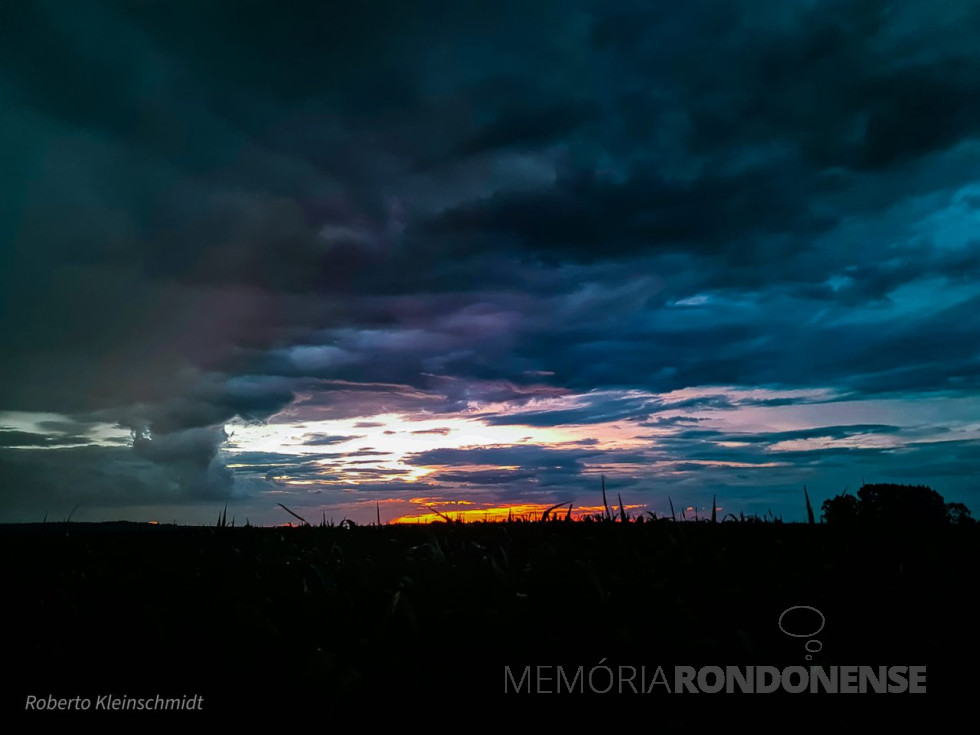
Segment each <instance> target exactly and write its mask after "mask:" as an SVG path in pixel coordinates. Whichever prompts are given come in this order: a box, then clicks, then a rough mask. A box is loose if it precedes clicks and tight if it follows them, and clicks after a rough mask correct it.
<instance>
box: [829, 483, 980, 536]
mask: <svg viewBox="0 0 980 735" xmlns="http://www.w3.org/2000/svg"><path fill="white" fill-rule="evenodd" d="M822 509H823V517H824V520H825V521H826V522H827V523H833V524H838V525H839V524H841V523H848V522H860V523H866V524H882V525H888V526H935V525H942V524H944V523H969V522H970V521H972V520H973V518H972V516H971V514H970V510H969V509H968V508H967V507H966V506H965V505H963V504H962V503H948V504H947V503H946V502H945V501H944V500H943V496H942V495H940V494H939V493H937V492H936V491H935V490H933V489H932V488H930V487H926V486H925V485H895V484H891V483H883V484H871V485H863V486H862V487H861V489H860V490H858V494H857V497H855V496H853V495H846V494H845V495H838V496H837V497H835V498H831V499H830V500H825V501H824V503H823V506H822Z"/></svg>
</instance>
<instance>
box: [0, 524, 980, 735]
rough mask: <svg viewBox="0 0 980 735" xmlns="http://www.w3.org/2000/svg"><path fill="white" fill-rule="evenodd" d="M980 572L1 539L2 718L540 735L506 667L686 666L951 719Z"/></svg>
mask: <svg viewBox="0 0 980 735" xmlns="http://www.w3.org/2000/svg"><path fill="white" fill-rule="evenodd" d="M978 562H980V527H978V526H977V525H976V524H966V523H962V524H944V525H942V526H935V525H934V526H923V527H922V528H919V529H916V530H915V531H914V532H911V531H910V530H909V528H907V527H901V528H891V527H887V526H881V525H878V526H869V525H856V524H838V525H833V524H829V523H816V524H783V523H778V522H769V523H766V522H720V521H719V522H715V523H711V522H701V523H693V522H690V523H684V522H672V521H670V520H659V521H649V520H648V522H645V523H623V522H621V521H608V519H607V520H606V521H604V522H599V521H598V520H597V521H594V522H565V521H549V522H516V521H515V522H510V523H495V524H494V523H490V524H479V523H475V524H456V523H439V524H432V525H428V526H369V527H363V526H353V525H351V524H344V526H337V527H309V526H307V527H295V528H248V527H246V528H242V527H238V528H232V527H227V526H226V527H218V528H188V527H173V526H170V527H168V526H151V525H143V524H128V523H120V524H77V523H60V524H51V523H48V524H35V525H24V526H4V527H0V573H2V583H3V591H4V608H5V609H4V620H5V637H6V638H7V644H6V645H5V663H6V664H7V667H8V673H9V674H10V675H11V676H12V682H13V683H12V684H10V685H8V686H7V688H6V689H5V690H4V691H3V696H2V705H3V708H4V713H10V712H15V711H16V712H21V713H22V712H23V709H24V701H25V697H26V696H27V695H29V694H37V695H47V694H54V695H56V696H63V697H74V696H89V697H95V696H98V695H101V694H105V693H110V692H111V693H115V694H124V695H127V696H131V697H137V696H152V695H155V694H157V693H160V694H163V695H164V696H184V695H191V694H200V695H202V696H203V697H204V702H205V707H206V709H207V710H208V712H210V713H211V714H215V713H219V714H222V715H225V716H228V717H242V716H250V715H251V714H252V713H256V714H257V713H259V712H266V713H273V714H280V715H282V716H284V717H288V716H290V715H291V713H295V712H296V711H297V710H302V711H310V710H312V711H315V712H318V713H321V714H327V713H332V712H335V711H337V710H338V709H340V708H343V709H346V710H349V711H350V712H352V713H358V716H360V715H363V716H374V717H379V716H383V715H388V716H393V715H394V714H395V713H397V712H399V711H400V710H399V708H400V707H408V708H409V709H408V710H406V713H407V714H411V713H414V715H415V716H422V715H424V716H436V717H438V713H439V712H440V711H445V710H446V708H451V709H452V710H456V709H457V708H458V707H459V706H460V703H461V702H466V703H467V705H466V707H467V708H468V709H472V710H473V712H474V714H475V715H479V713H480V712H484V713H489V712H492V711H500V709H501V708H508V711H513V710H512V709H509V708H522V707H531V708H532V709H533V708H538V709H537V711H538V712H539V713H540V712H542V710H540V708H541V707H546V708H551V707H552V706H554V705H555V700H556V699H557V696H556V695H550V696H547V697H546V696H544V695H541V696H534V695H528V694H527V693H523V694H516V693H513V691H511V693H505V666H509V667H510V670H511V671H512V672H514V674H515V675H516V676H518V677H519V675H520V674H521V672H522V671H523V670H524V667H526V666H531V667H532V671H536V669H535V667H538V666H544V667H547V668H545V669H544V671H545V676H546V677H548V676H554V674H555V668H554V667H555V666H558V665H562V666H564V667H565V670H566V671H568V672H573V671H574V670H575V669H576V668H577V667H578V666H584V667H585V668H586V670H588V669H589V668H591V667H593V666H595V665H597V664H599V663H600V661H601V660H603V659H604V663H605V664H607V665H610V666H613V667H614V668H615V667H618V666H621V665H622V666H633V667H636V668H637V669H638V670H639V668H640V667H641V666H645V667H647V670H648V671H649V672H651V673H650V675H648V678H649V676H652V672H653V671H654V670H655V669H656V667H658V666H664V667H665V669H666V670H667V671H669V670H670V668H669V667H672V666H674V665H691V666H703V665H718V666H726V665H739V666H746V665H753V664H754V665H770V666H778V667H785V666H794V665H807V666H809V665H811V664H821V665H825V666H826V665H834V664H839V665H873V666H879V665H888V666H891V665H925V666H927V667H928V680H927V684H928V693H927V694H925V695H908V694H906V695H887V694H886V695H875V694H868V695H843V696H844V697H845V698H846V697H848V696H849V697H851V700H850V701H849V702H848V706H849V707H852V706H855V702H856V699H855V698H856V697H858V696H860V697H862V699H861V700H860V702H857V704H860V705H861V706H866V707H871V708H878V709H879V710H881V711H882V712H884V711H886V710H887V711H888V712H891V713H894V712H897V711H900V710H901V708H902V707H905V706H911V705H910V704H909V702H910V701H912V700H914V702H913V703H914V704H915V705H917V707H918V709H919V710H922V709H927V710H929V711H931V712H933V713H936V715H937V716H939V715H940V713H943V712H949V710H947V709H945V708H947V707H949V706H954V707H955V706H957V705H956V703H962V702H963V700H961V699H959V698H960V697H962V696H964V694H969V693H972V692H973V691H975V688H976V686H977V684H978V682H980V677H978V676H977V675H976V674H974V671H975V667H976V666H977V665H978V663H980V661H978V659H977V658H976V653H977V650H978V646H977V643H976V638H977V635H978V631H977V629H976V625H977V615H976V611H977V604H976V602H975V597H974V595H975V594H976V590H977V569H978ZM793 606H809V607H812V608H816V609H817V610H819V611H820V613H821V614H822V615H823V616H825V625H824V627H823V628H822V630H820V631H819V632H818V633H817V634H815V635H813V636H807V635H806V634H807V632H808V630H807V629H808V628H809V630H815V626H814V625H813V622H814V619H817V620H819V619H818V618H815V617H814V616H813V615H811V617H810V618H809V619H807V618H806V614H807V613H806V611H797V612H798V613H802V616H801V617H798V619H797V620H796V621H795V622H794V623H793V625H795V626H796V627H795V628H793V629H792V630H791V631H790V632H795V633H802V634H803V637H791V636H790V635H787V634H786V633H785V632H783V631H781V630H780V627H779V624H778V621H779V619H780V615H781V614H782V613H783V611H785V610H786V609H788V608H790V607H793ZM814 615H815V614H814ZM791 619H792V616H790V617H789V618H785V619H784V623H786V624H787V627H791V626H789V622H788V621H789V620H791ZM808 640H812V641H819V644H817V643H812V644H810V648H811V650H813V653H812V655H813V658H812V659H811V660H809V661H807V660H805V656H806V655H808V653H807V651H806V650H804V646H805V645H806V644H807V641H808ZM816 649H819V650H816ZM535 688H538V687H537V685H535ZM549 689H550V690H552V691H553V690H554V689H555V683H554V682H553V681H552V682H551V683H548V681H547V679H545V683H544V687H543V691H549ZM586 691H588V690H587V689H586ZM760 696H761V697H762V699H761V701H760ZM840 696H841V695H838V698H835V699H833V700H832V701H831V704H835V705H836V704H839V703H840ZM562 697H563V698H564V699H565V700H566V703H565V704H561V705H560V708H562V710H563V711H564V712H565V713H566V714H567V713H568V712H573V711H574V709H572V710H569V709H568V708H569V707H571V706H572V705H571V704H570V702H571V700H570V695H568V694H564V695H562ZM613 697H614V693H613V692H610V693H607V694H602V695H597V696H595V697H593V698H592V699H593V700H594V703H595V706H599V707H602V708H618V707H625V706H628V707H642V708H645V709H649V710H650V711H655V712H657V713H658V714H657V717H658V720H657V722H658V723H659V724H658V727H661V726H666V725H680V724H690V723H691V722H696V721H697V720H698V718H700V717H702V716H705V714H706V713H707V711H708V707H707V705H710V706H716V705H717V706H719V707H721V708H723V709H724V710H725V711H731V712H734V711H736V709H735V708H737V706H742V705H746V706H749V707H751V708H754V709H758V710H762V711H764V712H768V713H769V714H770V715H771V716H776V713H777V712H779V711H780V707H789V708H790V709H794V710H796V711H798V712H799V713H800V714H802V713H809V714H808V715H807V716H808V717H809V716H813V715H815V714H816V713H817V712H822V711H826V703H824V704H822V705H820V706H819V707H818V706H817V704H816V703H815V702H816V701H817V700H816V699H815V697H813V696H810V695H806V694H804V695H786V694H780V693H777V694H773V695H753V696H746V695H725V694H719V695H709V694H697V695H676V694H674V695H667V694H666V693H665V692H664V690H663V687H661V688H660V689H659V690H658V691H657V692H656V693H651V694H647V695H634V694H632V693H631V692H629V690H628V687H627V692H626V693H624V694H623V695H622V697H623V698H617V699H616V700H615V702H614V701H613ZM529 701H530V702H531V703H530V704H529ZM926 703H928V705H929V706H928V707H925V706H924V705H925V704H926ZM951 703H952V705H951ZM576 706H577V705H576ZM365 708H367V709H365ZM178 714H179V716H183V717H189V716H190V715H189V714H188V713H178ZM155 716H156V717H159V716H160V715H155ZM169 716H177V715H169ZM940 719H941V718H940ZM784 724H785V723H784Z"/></svg>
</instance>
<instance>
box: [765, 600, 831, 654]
mask: <svg viewBox="0 0 980 735" xmlns="http://www.w3.org/2000/svg"><path fill="white" fill-rule="evenodd" d="M787 616H789V617H788V619H787ZM826 624H827V618H826V617H824V614H823V613H822V612H820V611H819V610H817V608H815V607H811V606H810V605H793V606H792V607H787V608H786V609H785V610H783V612H782V614H781V615H780V616H779V621H778V622H777V625H778V626H779V629H780V630H781V631H783V633H785V634H786V635H788V636H790V637H791V638H811V637H813V636H815V635H816V634H817V633H819V632H820V631H821V630H823V627H824V626H825V625H826ZM787 626H789V628H787ZM801 631H805V632H801ZM822 648H823V643H821V642H820V641H818V640H816V639H814V640H810V641H807V642H806V643H805V644H803V650H805V651H806V652H807V654H806V660H807V661H809V660H810V659H812V658H813V656H812V655H811V654H814V653H817V652H818V651H820V649H822Z"/></svg>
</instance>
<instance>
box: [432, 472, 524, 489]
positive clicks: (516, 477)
mask: <svg viewBox="0 0 980 735" xmlns="http://www.w3.org/2000/svg"><path fill="white" fill-rule="evenodd" d="M534 477H536V475H535V474H534V473H533V472H527V471H521V470H511V471H507V470H504V471H501V470H476V471H474V472H439V473H437V474H436V476H435V479H437V480H439V481H440V482H448V483H453V484H458V485H509V484H510V483H513V482H518V481H520V480H530V479H533V478H534Z"/></svg>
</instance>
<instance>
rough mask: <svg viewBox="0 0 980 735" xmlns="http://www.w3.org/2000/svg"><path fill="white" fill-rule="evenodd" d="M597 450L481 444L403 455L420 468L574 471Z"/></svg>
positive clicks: (595, 453) (593, 455)
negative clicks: (473, 467) (478, 446)
mask: <svg viewBox="0 0 980 735" xmlns="http://www.w3.org/2000/svg"><path fill="white" fill-rule="evenodd" d="M597 454H599V452H597V451H591V452H589V451H583V450H569V449H549V448H547V447H539V446H508V447H481V448H478V449H429V450H427V451H424V452H416V453H414V454H410V455H408V456H407V457H406V461H407V462H410V463H411V464H414V465H416V466H421V467H430V466H461V465H462V466H466V465H495V466H505V467H511V466H513V467H520V468H522V469H526V470H535V469H537V470H547V469H562V470H575V469H577V468H578V467H579V466H580V463H581V461H582V460H584V459H587V458H589V457H595V456H596V455H597Z"/></svg>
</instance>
